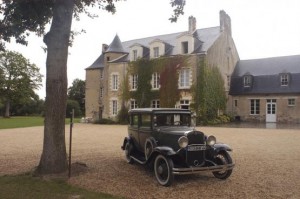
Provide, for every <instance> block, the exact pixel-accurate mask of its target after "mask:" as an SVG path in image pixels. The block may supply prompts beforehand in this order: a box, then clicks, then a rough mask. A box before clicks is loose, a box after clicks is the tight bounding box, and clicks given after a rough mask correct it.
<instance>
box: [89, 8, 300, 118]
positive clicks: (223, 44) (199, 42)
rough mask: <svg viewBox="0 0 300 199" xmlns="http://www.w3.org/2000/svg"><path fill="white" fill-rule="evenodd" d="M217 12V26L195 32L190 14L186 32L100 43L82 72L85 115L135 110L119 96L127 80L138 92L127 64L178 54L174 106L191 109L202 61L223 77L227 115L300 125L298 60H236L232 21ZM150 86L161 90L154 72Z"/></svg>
mask: <svg viewBox="0 0 300 199" xmlns="http://www.w3.org/2000/svg"><path fill="white" fill-rule="evenodd" d="M219 14H220V25H219V26H217V27H210V28H204V29H197V28H196V19H195V18H194V17H192V16H191V17H189V19H188V30H187V31H183V32H178V33H172V34H166V35H157V36H152V37H147V38H141V39H135V40H131V41H125V42H121V40H120V38H119V36H118V35H116V36H115V38H114V39H113V41H112V42H111V44H110V45H106V44H103V45H102V53H101V55H100V56H99V57H98V58H97V59H96V60H95V61H94V63H93V64H92V65H91V66H89V67H88V68H86V98H85V106H86V113H85V115H86V117H88V118H93V119H101V118H110V119H116V116H117V114H118V112H119V111H120V110H121V107H122V106H123V105H125V106H126V107H127V108H128V109H132V108H137V107H138V104H137V101H136V99H133V98H131V99H128V100H126V101H124V99H123V98H122V97H121V96H122V92H124V91H123V89H124V85H123V84H124V82H126V80H127V81H128V83H129V84H128V87H129V90H130V91H135V90H136V89H137V82H138V76H137V75H128V74H127V73H128V69H129V67H130V63H132V62H134V61H137V60H139V59H145V60H152V59H158V58H159V57H168V58H174V57H176V56H178V55H180V56H186V57H187V59H188V61H187V62H185V64H186V65H184V66H181V67H180V68H179V69H178V71H177V72H178V80H176V81H177V82H176V81H174V84H178V90H179V92H180V99H179V100H178V101H177V102H176V104H175V107H177V108H187V109H189V108H191V107H190V105H191V103H193V97H192V93H191V88H192V85H193V84H195V82H196V81H197V75H196V74H197V70H198V67H199V64H198V63H199V62H200V61H203V62H205V63H206V64H207V65H208V66H217V67H218V69H219V71H220V72H221V74H222V77H223V80H224V89H225V92H226V95H227V110H226V112H227V113H229V114H233V115H234V116H235V117H236V118H238V119H241V120H258V121H267V122H276V121H288V122H289V121H291V122H300V119H299V115H300V111H299V107H300V104H299V103H300V102H299V100H298V97H299V95H300V86H299V85H300V76H299V75H300V70H299V68H300V66H299V63H300V60H299V58H300V56H291V57H290V58H292V61H288V60H289V59H288V58H269V59H263V60H247V61H241V60H240V59H239V55H238V52H237V49H236V47H235V44H234V41H233V38H232V34H231V19H230V17H229V16H228V15H227V14H226V13H225V12H224V11H223V10H222V11H220V13H219ZM278 60H280V61H278ZM279 63H281V64H279ZM284 63H286V64H284ZM273 66H274V67H275V68H276V70H275V69H274V70H273V68H272V67H273ZM271 71H272V73H271ZM151 86H152V90H153V91H155V90H159V89H160V74H159V73H153V74H152V79H151ZM276 86H277V87H276ZM278 89H279V90H278ZM160 100H161V99H159V98H157V99H152V100H151V102H150V103H149V107H153V108H158V107H160ZM270 113H274V114H270Z"/></svg>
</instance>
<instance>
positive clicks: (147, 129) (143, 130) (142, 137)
mask: <svg viewBox="0 0 300 199" xmlns="http://www.w3.org/2000/svg"><path fill="white" fill-rule="evenodd" d="M140 118H141V122H140V128H139V142H140V144H139V145H140V150H141V151H142V152H145V142H146V140H147V138H149V137H150V136H151V132H152V119H151V114H149V113H147V114H141V117H140Z"/></svg>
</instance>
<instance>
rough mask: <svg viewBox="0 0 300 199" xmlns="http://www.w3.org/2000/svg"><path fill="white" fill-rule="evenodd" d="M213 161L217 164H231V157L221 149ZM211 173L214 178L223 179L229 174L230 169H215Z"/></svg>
mask: <svg viewBox="0 0 300 199" xmlns="http://www.w3.org/2000/svg"><path fill="white" fill-rule="evenodd" d="M215 162H216V163H217V165H224V164H232V159H231V157H230V155H229V153H227V152H226V151H223V152H221V153H219V154H218V155H217V156H216V159H215ZM212 173H213V175H214V176H215V177H216V178H218V179H222V180H225V179H227V178H228V177H229V176H230V175H231V173H232V169H230V170H226V171H215V172H212Z"/></svg>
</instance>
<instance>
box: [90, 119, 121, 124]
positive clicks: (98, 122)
mask: <svg viewBox="0 0 300 199" xmlns="http://www.w3.org/2000/svg"><path fill="white" fill-rule="evenodd" d="M94 124H117V122H115V121H113V120H111V119H106V118H103V119H98V120H96V121H94Z"/></svg>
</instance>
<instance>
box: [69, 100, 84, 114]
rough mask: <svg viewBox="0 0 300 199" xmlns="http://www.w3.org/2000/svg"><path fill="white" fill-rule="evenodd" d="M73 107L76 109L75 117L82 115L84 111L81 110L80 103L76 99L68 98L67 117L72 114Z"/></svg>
mask: <svg viewBox="0 0 300 199" xmlns="http://www.w3.org/2000/svg"><path fill="white" fill-rule="evenodd" d="M73 109H74V116H75V117H80V116H82V112H81V110H80V106H79V103H78V102H77V101H75V100H67V110H66V117H68V118H70V117H71V116H72V110H73Z"/></svg>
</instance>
